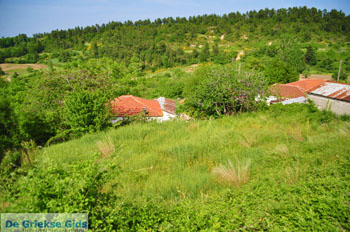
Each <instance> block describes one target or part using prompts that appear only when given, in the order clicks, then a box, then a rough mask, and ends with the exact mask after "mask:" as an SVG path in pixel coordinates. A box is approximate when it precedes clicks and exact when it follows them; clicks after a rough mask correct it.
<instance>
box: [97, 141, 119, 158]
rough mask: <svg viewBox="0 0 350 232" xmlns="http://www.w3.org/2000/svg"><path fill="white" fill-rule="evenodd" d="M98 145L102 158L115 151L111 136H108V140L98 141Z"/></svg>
mask: <svg viewBox="0 0 350 232" xmlns="http://www.w3.org/2000/svg"><path fill="white" fill-rule="evenodd" d="M97 146H98V148H99V150H100V152H101V156H102V158H108V157H109V156H110V155H111V154H112V153H114V152H115V146H114V144H113V142H112V140H111V137H108V138H107V141H99V142H97Z"/></svg>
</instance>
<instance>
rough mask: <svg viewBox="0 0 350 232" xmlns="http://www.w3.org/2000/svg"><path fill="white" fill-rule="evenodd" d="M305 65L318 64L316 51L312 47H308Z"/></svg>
mask: <svg viewBox="0 0 350 232" xmlns="http://www.w3.org/2000/svg"><path fill="white" fill-rule="evenodd" d="M305 63H307V64H310V65H315V64H316V63H317V59H316V55H315V51H314V49H313V47H312V46H311V45H310V46H308V47H307V50H306V53H305Z"/></svg>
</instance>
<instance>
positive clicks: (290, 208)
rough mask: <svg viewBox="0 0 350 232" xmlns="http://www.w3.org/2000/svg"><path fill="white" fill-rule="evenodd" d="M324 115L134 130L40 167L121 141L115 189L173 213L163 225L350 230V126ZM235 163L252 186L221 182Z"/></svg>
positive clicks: (52, 152) (54, 155)
mask: <svg viewBox="0 0 350 232" xmlns="http://www.w3.org/2000/svg"><path fill="white" fill-rule="evenodd" d="M315 118H316V116H315V114H310V113H306V108H295V109H294V110H293V108H292V110H291V111H289V112H280V111H277V112H265V113H252V114H244V115H242V116H237V117H228V118H223V119H219V120H208V121H190V122H184V121H173V122H166V123H162V124H158V123H147V124H136V125H129V126H125V127H122V128H118V129H116V130H115V129H111V130H109V131H107V132H103V133H98V134H92V135H87V136H84V137H83V138H81V139H77V140H73V141H69V142H66V143H63V144H59V145H54V146H51V147H49V148H45V149H43V150H42V152H41V153H40V154H38V156H37V165H39V166H41V165H42V168H45V167H46V166H47V164H48V163H50V161H48V160H52V163H54V164H55V165H60V164H63V163H71V162H79V161H80V160H85V159H89V157H90V156H91V154H93V153H94V152H99V148H98V143H99V142H101V141H102V142H105V143H106V144H107V141H108V140H111V141H112V143H113V144H114V147H115V154H116V155H117V159H116V160H117V161H116V162H117V163H118V164H119V165H120V166H121V169H122V173H121V175H120V177H119V182H120V183H121V185H119V188H117V189H113V190H112V191H114V192H115V193H117V194H118V195H120V197H121V199H122V201H125V202H133V204H136V205H139V206H141V205H144V204H146V205H147V204H149V202H151V204H152V205H153V206H152V207H156V211H161V210H165V211H164V212H163V214H161V215H158V216H156V218H157V220H158V221H159V220H160V222H157V223H158V224H160V225H158V226H160V228H163V229H164V228H172V229H176V228H182V229H184V228H186V229H185V230H188V229H189V228H192V229H193V230H196V229H198V228H212V229H218V228H221V229H223V230H232V229H238V228H241V229H243V230H250V229H253V228H255V229H278V230H281V229H282V228H284V229H293V228H294V229H297V228H299V229H300V228H303V230H305V229H306V230H312V229H315V230H325V229H326V230H339V231H342V230H346V229H350V228H349V224H348V222H349V213H350V211H349V191H350V183H349V181H348V180H349V179H350V173H349V167H350V166H349V165H350V147H349V135H350V124H349V123H348V122H343V121H340V120H333V121H331V122H330V123H326V124H321V123H320V122H319V120H317V119H315ZM228 160H231V161H232V162H233V163H235V164H236V163H237V161H239V162H240V163H241V164H244V163H246V162H247V161H248V160H250V162H251V166H250V180H249V182H248V183H247V184H244V185H242V186H240V187H233V186H230V185H228V184H225V183H219V182H218V178H217V177H215V176H214V175H213V174H212V168H213V167H215V166H218V165H219V164H224V165H225V164H227V161H228ZM145 202H148V203H145ZM146 208H147V207H146ZM152 209H153V208H152ZM153 210H154V209H153ZM146 211H147V210H146ZM121 212H122V211H121ZM152 212H153V211H152V210H150V211H147V212H146V214H147V215H153V214H152ZM169 212H170V213H169ZM179 212H180V213H179ZM153 213H154V212H153ZM167 215H175V216H174V217H175V219H169V218H167V217H168V216H167ZM150 217H151V216H150ZM169 217H170V216H169ZM159 218H162V219H159ZM163 219H164V220H163ZM167 220H169V221H170V222H169V221H167ZM154 223H155V222H154ZM157 223H155V224H157ZM203 223H204V224H203ZM141 224H142V223H141ZM143 226H144V227H145V228H150V227H153V228H157V227H154V224H153V225H152V226H150V225H147V224H146V225H143ZM193 226H194V227H193Z"/></svg>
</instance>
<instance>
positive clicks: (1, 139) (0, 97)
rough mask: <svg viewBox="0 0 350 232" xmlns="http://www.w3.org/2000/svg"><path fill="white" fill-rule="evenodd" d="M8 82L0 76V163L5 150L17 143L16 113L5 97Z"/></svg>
mask: <svg viewBox="0 0 350 232" xmlns="http://www.w3.org/2000/svg"><path fill="white" fill-rule="evenodd" d="M7 86H8V84H7V83H6V81H4V80H3V79H1V78H0V163H1V160H2V158H3V157H4V155H5V152H6V151H7V150H9V149H11V148H13V147H15V146H17V145H18V126H17V119H16V115H15V113H14V111H13V108H12V106H11V104H10V101H9V99H8V98H7V97H6V95H7V94H8V93H7Z"/></svg>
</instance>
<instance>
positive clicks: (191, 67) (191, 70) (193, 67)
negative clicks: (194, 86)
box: [185, 64, 198, 73]
mask: <svg viewBox="0 0 350 232" xmlns="http://www.w3.org/2000/svg"><path fill="white" fill-rule="evenodd" d="M197 67H198V64H192V65H191V66H190V67H188V68H186V70H185V72H187V73H189V72H194V70H196V68H197Z"/></svg>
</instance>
